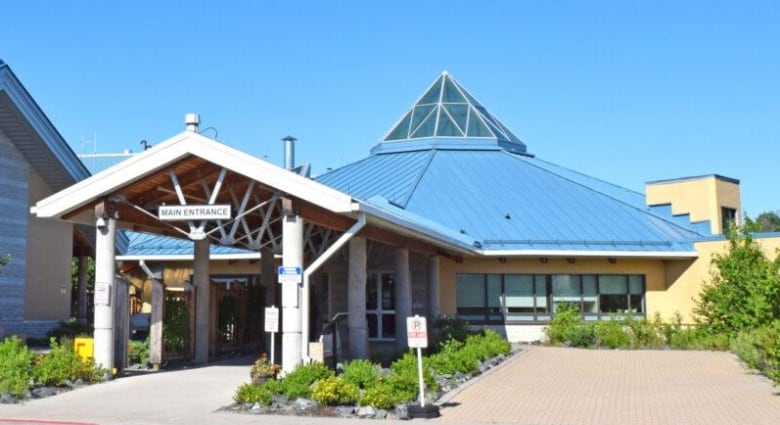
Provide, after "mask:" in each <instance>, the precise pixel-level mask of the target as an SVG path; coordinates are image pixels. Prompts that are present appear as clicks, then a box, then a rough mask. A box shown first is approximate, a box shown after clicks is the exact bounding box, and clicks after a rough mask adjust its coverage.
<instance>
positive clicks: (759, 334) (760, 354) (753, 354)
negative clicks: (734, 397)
mask: <svg viewBox="0 0 780 425" xmlns="http://www.w3.org/2000/svg"><path fill="white" fill-rule="evenodd" d="M778 338H780V335H778V334H777V333H776V332H775V330H774V329H773V328H772V327H768V326H763V327H760V328H758V329H754V330H749V331H748V330H745V331H742V332H739V333H738V334H736V335H735V336H734V337H733V338H731V340H730V341H729V350H731V352H732V353H734V354H736V355H737V357H739V359H740V360H742V361H743V362H744V363H745V365H746V366H747V367H748V368H750V369H754V370H757V371H759V372H762V373H763V372H765V371H766V370H767V369H768V368H769V359H768V357H767V354H768V351H769V347H771V345H772V343H773V342H774V341H776V340H777V339H778Z"/></svg>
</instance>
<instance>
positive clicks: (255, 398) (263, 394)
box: [233, 383, 273, 406]
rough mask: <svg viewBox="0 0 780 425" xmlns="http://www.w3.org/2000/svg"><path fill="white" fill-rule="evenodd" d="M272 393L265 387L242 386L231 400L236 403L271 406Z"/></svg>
mask: <svg viewBox="0 0 780 425" xmlns="http://www.w3.org/2000/svg"><path fill="white" fill-rule="evenodd" d="M272 399H273V392H272V391H270V389H269V388H267V386H266V385H255V384H249V383H247V384H243V385H241V386H240V387H238V389H237V390H236V393H235V394H234V395H233V400H234V401H235V402H236V403H260V404H263V405H265V406H268V405H269V404H271V400H272Z"/></svg>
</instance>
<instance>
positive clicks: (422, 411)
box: [406, 314, 439, 418]
mask: <svg viewBox="0 0 780 425" xmlns="http://www.w3.org/2000/svg"><path fill="white" fill-rule="evenodd" d="M406 339H407V341H409V348H417V375H418V378H419V380H420V406H419V407H417V406H414V405H411V406H409V415H410V416H411V417H413V418H436V417H438V416H439V406H436V405H433V406H427V407H426V406H425V380H424V379H423V361H422V349H423V348H427V347H428V323H427V321H426V320H425V317H420V316H419V315H417V314H415V315H414V317H407V318H406Z"/></svg>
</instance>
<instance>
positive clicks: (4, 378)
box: [0, 335, 35, 397]
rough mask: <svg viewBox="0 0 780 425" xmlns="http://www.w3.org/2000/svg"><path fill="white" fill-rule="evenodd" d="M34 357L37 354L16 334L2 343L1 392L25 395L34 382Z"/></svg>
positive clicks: (19, 395)
mask: <svg viewBox="0 0 780 425" xmlns="http://www.w3.org/2000/svg"><path fill="white" fill-rule="evenodd" d="M34 358H35V354H34V353H33V352H32V351H30V350H29V349H28V348H27V347H26V346H25V345H24V344H22V341H21V340H20V339H19V337H17V336H15V335H14V336H11V337H10V338H6V339H5V340H3V342H2V343H0V393H5V392H8V393H10V394H11V395H12V396H14V397H22V396H24V395H25V393H26V392H27V391H28V390H29V389H30V385H31V384H32V379H33V359H34Z"/></svg>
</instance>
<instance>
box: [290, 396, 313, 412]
mask: <svg viewBox="0 0 780 425" xmlns="http://www.w3.org/2000/svg"><path fill="white" fill-rule="evenodd" d="M293 406H294V408H295V410H312V409H316V408H317V406H318V404H317V402H316V401H314V400H309V399H308V398H298V399H296V400H295V404H294V405H293Z"/></svg>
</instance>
